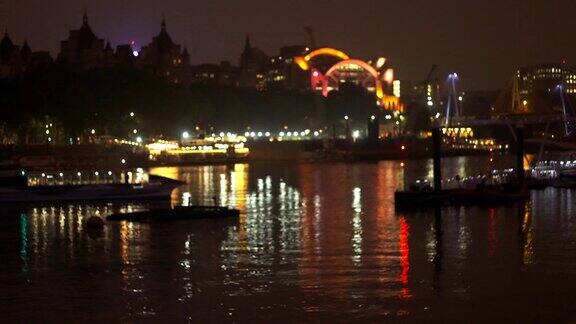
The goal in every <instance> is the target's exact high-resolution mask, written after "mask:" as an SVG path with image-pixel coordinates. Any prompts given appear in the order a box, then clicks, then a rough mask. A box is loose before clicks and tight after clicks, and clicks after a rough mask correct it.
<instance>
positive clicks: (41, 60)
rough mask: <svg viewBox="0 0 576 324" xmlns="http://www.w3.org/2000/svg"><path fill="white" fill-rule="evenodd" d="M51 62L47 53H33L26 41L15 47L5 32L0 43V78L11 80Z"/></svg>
mask: <svg viewBox="0 0 576 324" xmlns="http://www.w3.org/2000/svg"><path fill="white" fill-rule="evenodd" d="M51 62H52V58H51V57H50V54H49V53H48V52H44V51H42V52H33V51H32V49H31V48H30V46H29V45H28V42H27V41H24V44H23V45H22V47H20V46H18V45H15V44H14V43H13V42H12V39H11V38H10V36H9V35H8V32H7V31H6V32H5V33H4V37H3V38H2V41H0V78H13V77H18V76H21V75H22V74H24V73H25V72H26V71H29V70H33V69H36V68H40V67H43V66H46V65H48V64H50V63H51Z"/></svg>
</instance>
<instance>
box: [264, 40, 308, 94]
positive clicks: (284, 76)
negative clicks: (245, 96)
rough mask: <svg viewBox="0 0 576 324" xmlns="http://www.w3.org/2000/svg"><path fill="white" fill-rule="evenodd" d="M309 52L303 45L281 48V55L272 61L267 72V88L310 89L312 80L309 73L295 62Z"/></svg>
mask: <svg viewBox="0 0 576 324" xmlns="http://www.w3.org/2000/svg"><path fill="white" fill-rule="evenodd" d="M308 50H309V49H308V48H307V47H306V46H303V45H292V46H284V47H282V48H280V54H279V55H277V56H275V57H272V58H271V59H270V64H269V68H268V69H267V72H266V86H267V87H268V88H274V89H290V90H307V89H309V88H310V85H309V84H310V78H309V76H308V73H306V72H305V71H303V70H302V69H301V68H300V67H299V66H298V65H297V64H296V63H295V62H294V58H295V57H299V56H302V55H305V54H306V52H307V51H308Z"/></svg>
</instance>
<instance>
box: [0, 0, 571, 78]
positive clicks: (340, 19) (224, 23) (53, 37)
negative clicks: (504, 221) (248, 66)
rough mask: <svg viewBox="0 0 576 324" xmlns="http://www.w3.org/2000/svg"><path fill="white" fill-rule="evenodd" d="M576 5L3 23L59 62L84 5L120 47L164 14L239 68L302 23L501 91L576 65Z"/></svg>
mask: <svg viewBox="0 0 576 324" xmlns="http://www.w3.org/2000/svg"><path fill="white" fill-rule="evenodd" d="M575 6H576V4H572V3H569V1H567V0H555V1H552V2H548V4H546V5H544V6H543V5H542V4H537V3H536V1H534V0H533V1H532V2H531V3H524V2H521V1H519V0H510V1H501V2H498V3H497V2H496V1H485V2H483V3H482V6H481V5H480V4H467V5H466V6H463V5H455V4H454V1H446V2H445V5H444V6H438V5H431V4H428V3H423V4H405V3H389V4H381V3H372V2H371V1H360V2H357V4H356V5H355V6H354V7H353V8H351V7H350V5H349V4H348V5H343V4H342V3H328V2H316V3H307V2H304V1H293V2H290V3H286V4H284V5H283V7H282V8H280V7H279V6H278V4H277V3H265V2H262V1H259V0H253V1H248V2H244V3H242V4H238V3H231V4H226V5H223V3H221V1H212V2H210V3H203V4H198V3H185V2H183V1H179V0H171V1H166V2H165V3H163V4H153V3H151V1H141V2H139V3H136V2H124V3H121V4H117V3H113V2H111V1H99V2H95V1H88V2H86V3H85V5H84V4H83V3H81V2H78V1H68V0H61V1H58V2H55V3H50V4H47V3H43V2H39V1H30V2H27V3H24V4H22V3H16V2H15V1H7V0H4V1H2V2H1V3H0V17H1V19H2V25H3V26H6V28H7V29H8V31H9V33H10V35H11V37H12V39H13V40H14V41H15V42H16V43H22V42H23V40H24V39H26V40H28V42H29V44H30V46H31V47H32V48H33V49H34V50H49V51H50V52H51V54H52V55H53V56H54V57H55V56H56V53H57V52H58V48H59V45H60V41H61V40H63V39H64V38H65V36H66V35H67V32H68V30H70V29H73V28H77V27H78V26H79V24H80V23H81V17H82V13H83V11H84V8H85V7H86V8H87V10H88V13H89V16H90V22H91V25H92V27H93V28H94V31H95V32H96V34H97V35H98V36H99V37H101V38H103V39H105V40H109V41H110V42H111V43H113V44H114V45H118V44H125V43H128V42H130V41H135V43H136V46H137V47H138V48H139V47H140V46H144V45H145V44H147V43H148V42H149V41H150V40H151V39H152V37H153V36H154V35H155V34H157V32H158V28H159V24H160V21H161V19H162V16H164V17H165V18H166V21H167V24H168V29H169V30H170V33H171V34H172V35H173V37H174V39H175V40H177V41H178V42H179V43H181V44H182V45H183V46H186V47H187V48H188V50H189V52H190V56H191V63H192V64H202V63H209V62H213V63H216V62H219V61H222V60H228V61H231V62H232V63H233V64H237V63H238V62H237V61H238V54H239V53H240V51H241V49H242V44H243V41H244V37H245V35H246V34H249V35H250V36H251V37H252V40H253V44H254V46H256V47H259V48H262V49H263V50H264V51H265V52H266V53H268V54H274V53H276V52H277V50H278V48H280V47H281V46H284V45H290V44H307V43H309V41H308V39H307V38H308V37H307V35H306V33H305V32H304V29H303V27H304V26H312V27H313V28H314V29H315V32H316V39H317V42H318V44H319V45H328V46H333V47H337V48H342V49H345V50H347V51H348V52H350V53H352V54H353V55H354V56H356V57H364V58H369V57H374V56H379V55H382V56H386V57H387V58H389V60H390V61H391V62H394V65H395V66H396V71H397V74H398V77H399V78H400V79H405V80H412V81H415V82H417V81H419V80H421V79H423V78H424V77H425V74H426V72H427V71H428V70H429V68H430V66H431V65H432V64H438V65H439V66H440V71H441V74H440V75H444V74H445V73H448V72H450V71H458V72H459V74H460V75H461V76H462V81H463V86H464V87H465V88H467V89H496V88H500V87H502V86H504V83H505V82H506V81H507V79H508V78H509V77H510V76H511V74H512V73H513V71H514V70H515V69H516V68H517V67H518V66H522V65H525V64H533V63H548V62H559V61H562V60H565V61H566V62H567V64H568V65H574V63H575V62H576V57H575V56H576V50H575V47H576V45H575V44H574V43H570V41H569V38H568V37H567V35H568V34H569V31H570V30H571V29H573V28H572V27H574V25H575V24H576V23H574V22H570V21H568V19H563V18H567V17H568V15H569V12H570V10H569V9H570V8H574V7H575ZM31 8H36V10H32V9H31ZM38 8H40V10H38ZM222 8H225V9H222ZM496 9H499V10H496ZM387 12H394V13H395V14H393V15H387V14H386V13H387ZM379 13H382V15H379ZM26 17H27V18H26ZM214 22H218V23H214ZM343 24H346V28H345V30H346V32H342V30H344V29H343V27H342V25H343ZM262 26H266V28H262ZM454 26H456V27H457V28H454ZM39 30H42V32H38V31H39ZM564 36H566V37H564ZM407 40H408V41H407ZM478 44H481V46H482V47H481V48H478V47H477V46H478ZM490 66H491V67H493V68H492V69H490V70H488V71H489V72H488V73H487V67H490Z"/></svg>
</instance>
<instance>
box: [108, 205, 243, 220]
mask: <svg viewBox="0 0 576 324" xmlns="http://www.w3.org/2000/svg"><path fill="white" fill-rule="evenodd" d="M239 216H240V211H239V210H238V209H232V208H228V207H220V206H178V207H175V208H173V209H155V210H154V209H153V210H147V211H140V212H133V213H119V214H113V215H110V216H108V217H107V218H106V219H107V220H109V221H130V222H146V221H174V220H192V219H202V218H234V217H239Z"/></svg>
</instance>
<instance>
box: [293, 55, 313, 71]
mask: <svg viewBox="0 0 576 324" xmlns="http://www.w3.org/2000/svg"><path fill="white" fill-rule="evenodd" d="M294 62H296V64H298V66H299V67H300V68H301V69H302V70H304V71H308V70H309V69H310V65H309V64H308V62H307V61H306V60H305V59H304V58H303V57H302V56H297V57H295V58H294Z"/></svg>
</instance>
